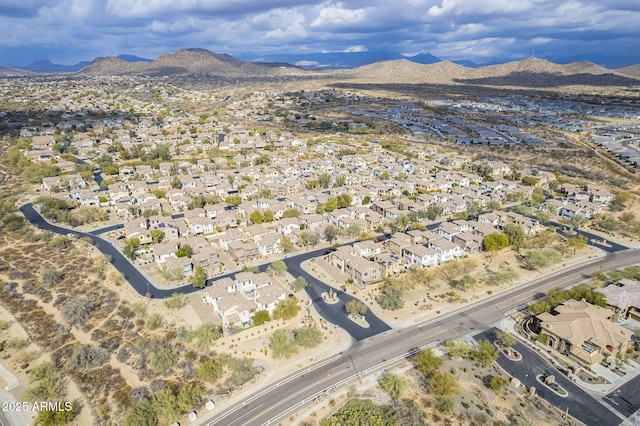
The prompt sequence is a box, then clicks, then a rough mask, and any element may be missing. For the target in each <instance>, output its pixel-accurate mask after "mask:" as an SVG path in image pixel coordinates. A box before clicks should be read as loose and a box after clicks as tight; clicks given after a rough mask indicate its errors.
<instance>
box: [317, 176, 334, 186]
mask: <svg viewBox="0 0 640 426" xmlns="http://www.w3.org/2000/svg"><path fill="white" fill-rule="evenodd" d="M332 181H333V177H332V176H331V175H330V174H329V173H322V174H321V175H320V176H318V184H319V185H320V186H321V187H322V188H324V189H327V188H329V187H330V186H331V182H332Z"/></svg>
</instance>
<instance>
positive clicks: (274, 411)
mask: <svg viewBox="0 0 640 426" xmlns="http://www.w3.org/2000/svg"><path fill="white" fill-rule="evenodd" d="M639 261H640V256H639V250H627V251H623V252H617V253H614V254H610V255H608V256H607V257H605V258H602V259H597V260H595V259H594V261H593V262H590V263H588V264H584V265H581V266H578V267H573V268H570V269H567V270H564V271H560V272H558V273H555V274H553V275H552V276H549V277H545V278H543V279H539V280H536V281H532V282H530V283H528V284H525V285H523V286H520V287H518V288H514V289H511V290H508V291H506V292H504V293H502V294H499V295H495V296H492V297H490V298H488V299H485V300H482V301H478V302H476V303H473V304H471V305H467V306H465V307H462V308H460V309H458V310H457V311H455V312H452V313H449V314H444V315H441V316H439V317H438V318H434V319H432V320H428V321H425V322H423V323H422V324H418V325H415V326H412V327H408V328H405V329H403V330H393V331H387V332H385V333H383V334H381V335H378V336H375V337H371V338H369V339H366V340H362V341H360V342H357V343H356V344H355V345H353V346H352V347H351V348H350V349H348V350H347V351H345V352H343V353H341V354H340V355H337V356H336V357H334V358H332V359H329V360H327V361H323V362H320V363H318V364H315V365H310V366H309V367H308V368H306V369H302V370H299V371H298V372H296V373H294V374H292V375H291V376H289V377H287V378H285V379H283V380H281V381H280V382H278V383H275V384H273V385H271V386H270V387H269V388H267V389H263V390H260V391H256V392H255V393H254V394H253V395H252V396H249V397H248V398H246V399H245V400H244V401H243V402H242V403H239V404H236V405H233V406H229V407H224V405H223V404H221V403H218V406H219V407H221V408H222V411H221V412H219V413H218V414H217V415H216V416H215V417H213V419H212V421H210V422H209V423H207V425H209V426H212V425H215V426H238V425H251V426H253V425H266V424H277V423H278V421H279V419H281V418H284V417H286V416H288V415H290V414H291V413H293V412H295V411H297V410H298V409H300V408H301V407H303V406H305V405H309V404H313V402H314V400H316V399H317V398H324V397H329V398H331V397H332V393H333V390H334V388H335V387H336V386H342V385H343V384H349V383H354V382H355V381H357V380H358V379H359V378H361V377H362V376H363V375H365V374H371V373H374V372H377V371H380V370H383V369H385V368H387V367H389V366H391V365H394V364H397V363H399V362H401V361H403V360H405V359H406V358H407V357H408V356H409V354H410V353H412V352H414V351H415V350H416V349H417V348H421V347H425V346H430V345H433V344H437V343H438V342H440V341H444V340H447V339H455V338H459V337H462V336H464V335H467V334H469V333H473V332H481V331H482V330H486V329H487V328H489V327H490V326H491V324H494V323H495V322H496V321H499V320H501V319H503V318H504V317H505V315H506V314H508V313H509V312H510V311H512V310H514V309H517V308H518V307H521V306H524V305H525V304H527V303H528V302H530V301H531V300H533V299H535V298H536V297H538V296H539V295H540V294H541V293H546V292H548V291H549V290H551V289H554V288H564V287H567V286H570V285H573V284H576V283H578V282H580V281H582V280H584V279H585V277H586V276H588V275H591V274H593V273H594V272H596V271H599V270H610V269H616V268H621V267H624V266H629V265H633V264H637V263H638V262H639Z"/></svg>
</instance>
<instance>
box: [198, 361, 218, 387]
mask: <svg viewBox="0 0 640 426" xmlns="http://www.w3.org/2000/svg"><path fill="white" fill-rule="evenodd" d="M221 372H222V363H220V362H219V361H216V360H214V359H211V358H208V357H202V358H201V359H200V366H199V367H198V377H200V378H202V379H203V380H206V381H207V382H211V383H214V382H215V381H216V380H218V377H219V376H220V373H221Z"/></svg>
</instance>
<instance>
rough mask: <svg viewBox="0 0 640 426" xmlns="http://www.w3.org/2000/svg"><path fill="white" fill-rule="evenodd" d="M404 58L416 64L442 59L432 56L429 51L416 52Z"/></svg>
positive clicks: (431, 62)
mask: <svg viewBox="0 0 640 426" xmlns="http://www.w3.org/2000/svg"><path fill="white" fill-rule="evenodd" d="M406 59H408V60H410V61H411V62H415V63H417V64H435V63H436V62H440V61H442V59H440V58H438V57H436V56H433V55H432V54H431V53H418V54H417V55H414V56H407V57H406Z"/></svg>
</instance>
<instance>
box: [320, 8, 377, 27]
mask: <svg viewBox="0 0 640 426" xmlns="http://www.w3.org/2000/svg"><path fill="white" fill-rule="evenodd" d="M364 17H365V11H364V9H347V8H345V7H344V3H342V2H338V3H336V4H335V5H334V4H330V5H329V6H327V7H324V8H323V9H322V10H321V11H320V14H319V15H318V17H317V18H316V19H314V20H313V21H312V22H311V27H312V28H334V27H340V26H352V25H354V24H358V23H361V22H362V21H363V19H364Z"/></svg>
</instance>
